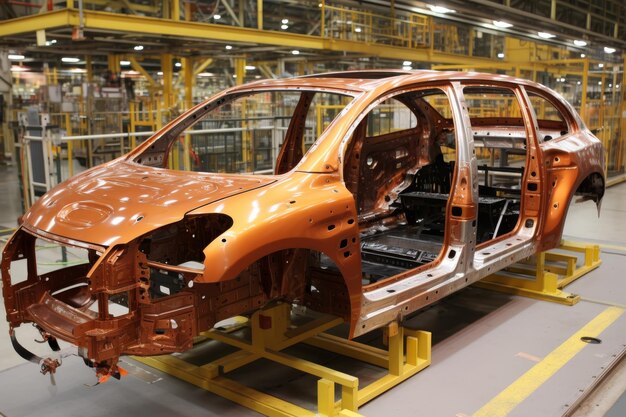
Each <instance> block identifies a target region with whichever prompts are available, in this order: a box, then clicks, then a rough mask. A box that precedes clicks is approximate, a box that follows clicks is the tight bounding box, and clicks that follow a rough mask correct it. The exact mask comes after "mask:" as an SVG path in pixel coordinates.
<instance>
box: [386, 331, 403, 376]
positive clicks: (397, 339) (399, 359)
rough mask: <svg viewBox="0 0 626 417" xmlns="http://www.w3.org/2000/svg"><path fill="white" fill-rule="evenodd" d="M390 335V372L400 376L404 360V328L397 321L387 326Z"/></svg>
mask: <svg viewBox="0 0 626 417" xmlns="http://www.w3.org/2000/svg"><path fill="white" fill-rule="evenodd" d="M387 329H388V330H387V331H388V335H389V374H390V375H395V376H398V375H400V373H401V372H402V365H403V361H404V346H403V342H404V341H403V339H404V335H403V330H402V327H401V326H399V325H398V323H397V322H395V321H394V322H391V323H390V324H389V326H388V327H387Z"/></svg>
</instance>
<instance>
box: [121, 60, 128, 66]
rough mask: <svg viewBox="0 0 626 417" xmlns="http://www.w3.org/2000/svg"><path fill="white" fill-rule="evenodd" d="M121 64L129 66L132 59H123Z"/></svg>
mask: <svg viewBox="0 0 626 417" xmlns="http://www.w3.org/2000/svg"><path fill="white" fill-rule="evenodd" d="M120 65H121V66H123V67H127V66H129V65H130V61H126V60H122V61H120Z"/></svg>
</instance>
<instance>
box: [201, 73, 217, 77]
mask: <svg viewBox="0 0 626 417" xmlns="http://www.w3.org/2000/svg"><path fill="white" fill-rule="evenodd" d="M214 75H215V74H213V73H212V72H201V73H200V74H198V77H212V76H214Z"/></svg>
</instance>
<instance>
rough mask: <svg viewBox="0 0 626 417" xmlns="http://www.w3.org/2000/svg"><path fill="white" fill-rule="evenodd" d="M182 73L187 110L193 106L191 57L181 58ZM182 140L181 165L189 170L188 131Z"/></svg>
mask: <svg viewBox="0 0 626 417" xmlns="http://www.w3.org/2000/svg"><path fill="white" fill-rule="evenodd" d="M182 64H183V73H184V76H185V110H189V109H190V108H191V107H192V106H193V84H194V78H195V77H194V73H193V58H183V59H182ZM183 140H184V142H183V167H184V168H185V171H189V170H191V158H190V152H191V135H190V134H189V133H185V137H184V139H183Z"/></svg>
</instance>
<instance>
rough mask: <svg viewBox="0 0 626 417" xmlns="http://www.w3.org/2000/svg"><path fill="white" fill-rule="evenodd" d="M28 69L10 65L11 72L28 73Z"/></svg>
mask: <svg viewBox="0 0 626 417" xmlns="http://www.w3.org/2000/svg"><path fill="white" fill-rule="evenodd" d="M29 69H30V68H28V67H23V66H21V65H11V72H25V71H28V70H29Z"/></svg>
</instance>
